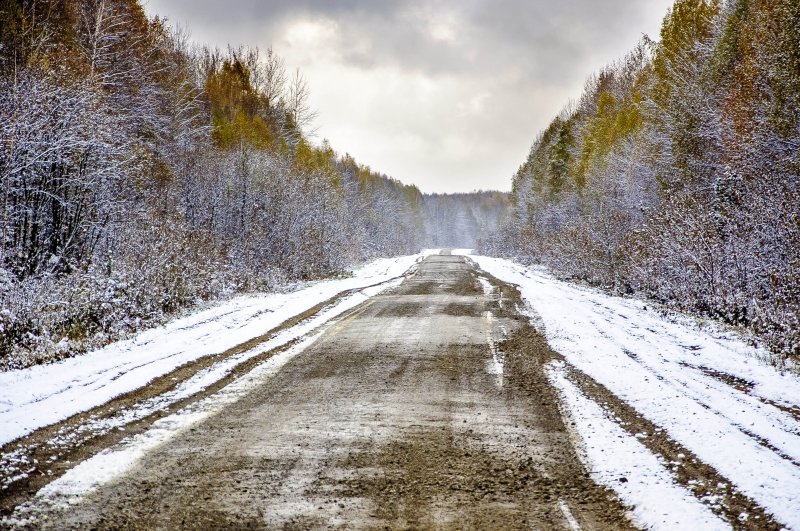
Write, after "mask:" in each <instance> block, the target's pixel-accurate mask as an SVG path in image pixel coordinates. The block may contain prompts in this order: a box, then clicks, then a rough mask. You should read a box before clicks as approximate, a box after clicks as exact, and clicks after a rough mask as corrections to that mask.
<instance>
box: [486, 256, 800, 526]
mask: <svg viewBox="0 0 800 531" xmlns="http://www.w3.org/2000/svg"><path fill="white" fill-rule="evenodd" d="M471 258H472V259H473V260H475V261H476V262H477V263H478V264H479V265H480V267H481V268H482V269H484V270H485V271H487V272H489V273H490V274H492V275H494V276H495V277H497V278H499V279H502V280H504V281H506V282H510V283H513V284H517V285H518V286H519V287H520V292H521V294H522V297H523V298H524V300H525V301H526V303H527V304H528V305H529V309H528V311H529V314H530V315H531V317H532V320H533V321H534V322H535V323H536V325H537V326H539V327H540V328H542V329H543V332H544V334H545V335H546V337H547V339H548V341H549V343H550V345H551V346H552V347H553V348H554V349H555V350H556V351H558V352H560V353H561V354H562V355H563V356H564V357H565V359H566V360H567V361H568V362H569V363H570V364H571V365H573V366H574V367H576V368H577V369H579V370H581V371H583V372H584V373H586V374H588V375H589V376H590V377H592V378H593V379H594V380H596V381H597V382H599V383H600V384H602V385H604V386H605V387H606V388H608V389H609V390H610V391H611V392H613V393H614V394H615V395H617V396H618V397H620V398H621V399H622V400H624V401H625V402H627V403H628V404H630V405H631V406H632V407H634V408H635V409H636V410H637V411H638V412H639V413H640V414H641V415H643V416H644V417H645V418H647V419H648V420H650V421H651V422H653V423H655V424H656V425H658V426H660V427H661V428H663V429H664V430H665V431H666V432H667V433H668V434H669V436H670V437H671V438H672V439H674V440H675V441H677V442H679V443H680V444H682V445H683V446H685V447H687V448H688V449H689V450H691V451H692V452H693V453H694V454H695V455H697V457H698V458H700V459H701V460H702V461H703V462H705V463H707V464H709V465H711V466H713V467H714V468H715V469H716V470H717V471H718V472H719V473H720V474H722V475H723V476H724V477H726V478H727V479H728V480H730V481H731V482H732V483H734V484H735V485H736V486H737V488H738V489H739V490H740V491H741V492H742V493H743V494H745V495H747V496H749V497H750V498H751V499H753V500H754V501H755V502H756V503H758V504H759V505H761V506H762V507H764V508H765V509H767V510H768V511H769V512H771V513H772V514H773V515H774V516H775V518H776V519H777V520H778V521H780V522H781V523H782V524H784V525H787V526H789V527H792V528H797V529H800V422H798V421H797V419H795V418H794V417H793V416H792V415H790V414H789V413H787V412H785V411H782V410H781V409H780V408H778V407H776V406H775V405H773V404H778V405H781V406H786V407H793V408H798V407H800V378H798V377H797V376H796V375H792V374H788V373H785V374H782V373H780V372H778V371H777V370H776V369H775V368H773V367H770V366H768V365H766V364H764V363H762V362H760V361H759V359H764V357H765V356H764V355H763V352H760V351H759V350H758V349H756V348H753V347H751V346H749V345H747V344H746V343H745V342H743V341H741V340H738V339H737V338H736V337H734V336H733V335H732V334H726V335H725V336H724V337H720V335H719V334H714V333H713V331H709V330H701V329H699V328H698V327H696V326H691V325H690V324H689V322H688V321H687V322H686V323H680V322H675V321H671V320H668V319H665V318H663V317H661V316H660V315H658V314H657V313H656V312H655V311H652V310H648V309H647V308H646V305H645V304H643V303H642V301H639V300H635V299H624V298H620V297H612V296H609V295H606V294H604V293H602V292H600V291H598V290H594V289H589V288H584V287H579V286H575V285H572V284H569V283H566V282H561V281H559V280H556V279H554V278H553V277H552V276H550V275H549V274H547V273H546V272H544V271H542V270H538V269H535V268H526V267H523V266H520V265H518V264H515V263H513V262H510V261H508V260H502V259H496V258H490V257H484V256H472V257H471ZM720 374H722V375H728V376H731V377H734V378H737V379H740V380H743V381H746V382H750V386H748V387H749V389H741V386H734V385H730V384H729V383H726V382H725V381H723V380H722V379H720V378H718V377H716V376H715V375H717V376H718V375H720ZM770 402H772V403H770Z"/></svg>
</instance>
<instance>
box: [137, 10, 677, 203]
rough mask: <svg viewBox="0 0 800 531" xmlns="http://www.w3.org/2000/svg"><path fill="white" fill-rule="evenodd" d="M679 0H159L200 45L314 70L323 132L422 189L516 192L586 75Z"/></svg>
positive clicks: (653, 27) (309, 73) (618, 52)
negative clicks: (536, 144)
mask: <svg viewBox="0 0 800 531" xmlns="http://www.w3.org/2000/svg"><path fill="white" fill-rule="evenodd" d="M670 4H671V0H605V1H602V2H598V1H593V0H564V1H562V2H552V1H548V0H504V1H492V0H463V1H459V0H433V1H421V0H397V1H386V2H384V1H377V0H338V1H325V0H272V1H269V2H262V1H257V0H228V1H226V2H219V1H214V0H150V2H149V4H148V6H147V10H148V12H149V13H151V14H160V15H165V16H167V17H168V18H169V19H170V20H172V21H173V22H176V23H183V24H185V25H186V26H187V27H188V29H189V30H190V31H191V32H192V34H193V36H194V37H195V39H196V40H198V41H200V42H205V43H209V44H213V45H219V46H224V45H225V44H226V43H232V44H248V45H258V46H261V47H266V46H270V45H272V46H273V47H274V48H275V50H276V51H277V52H278V53H279V54H281V55H283V56H284V57H285V58H286V60H287V63H288V64H289V65H290V66H292V67H294V66H297V67H299V68H300V69H301V70H302V71H303V72H304V73H305V74H306V75H307V77H308V78H309V80H310V82H311V89H312V103H313V104H315V105H316V107H317V108H318V109H319V111H320V119H319V123H318V125H319V128H320V135H321V136H325V137H328V138H329V139H330V140H331V142H332V144H333V145H334V147H335V148H336V149H338V150H339V151H343V152H344V151H347V152H350V153H352V154H353V155H354V156H356V158H357V159H359V160H361V161H363V162H365V163H368V164H370V165H371V166H372V167H374V168H375V169H379V170H381V171H385V172H387V173H390V174H392V175H393V176H395V177H397V178H399V179H401V180H404V181H407V182H414V183H415V184H418V185H419V186H420V187H421V188H422V189H423V190H425V191H462V190H471V189H474V188H501V189H508V187H509V185H510V176H511V173H512V172H513V171H514V170H515V169H516V167H517V165H518V164H519V163H520V162H522V159H523V158H524V156H525V153H526V152H527V148H528V146H529V144H530V142H531V141H532V139H533V137H534V135H535V134H536V132H537V131H538V130H539V129H541V128H542V127H544V126H546V124H547V121H548V120H549V119H550V118H551V117H552V116H554V115H555V114H556V113H557V112H558V111H559V110H560V108H561V107H562V106H563V105H564V104H566V102H567V100H568V99H569V98H575V97H577V96H578V95H579V92H580V88H581V86H582V84H583V80H584V79H585V77H586V76H587V75H589V74H590V73H591V72H592V71H594V70H596V69H598V68H599V67H602V66H603V65H604V64H605V63H607V62H610V61H612V60H614V59H616V58H617V57H619V56H621V55H622V54H624V53H625V52H626V51H627V50H628V49H630V48H632V47H633V45H634V44H635V43H636V41H637V39H638V38H639V37H640V35H641V34H642V33H644V32H648V33H650V34H651V36H653V37H655V36H656V35H655V34H657V31H658V27H659V23H660V20H661V18H662V17H663V15H664V13H665V12H666V9H667V8H668V7H669V5H670Z"/></svg>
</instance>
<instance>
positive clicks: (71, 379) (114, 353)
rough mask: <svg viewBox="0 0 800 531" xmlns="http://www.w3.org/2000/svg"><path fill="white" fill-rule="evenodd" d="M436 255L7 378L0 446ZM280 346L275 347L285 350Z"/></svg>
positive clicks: (199, 316)
mask: <svg viewBox="0 0 800 531" xmlns="http://www.w3.org/2000/svg"><path fill="white" fill-rule="evenodd" d="M436 252H438V250H429V251H423V252H422V253H421V254H418V255H412V256H404V257H398V258H391V259H382V260H377V261H375V262H372V263H370V264H368V265H366V266H364V267H362V268H360V269H357V270H355V271H354V272H353V276H352V277H349V278H344V279H335V280H327V281H321V282H315V283H309V284H307V285H305V286H303V287H301V288H300V289H297V290H295V291H292V292H290V293H273V294H266V295H251V296H242V297H237V298H235V299H232V300H230V301H228V302H225V303H223V304H220V305H217V306H214V307H212V308H209V309H206V310H204V311H200V312H198V313H195V314H193V315H190V316H188V317H184V318H181V319H176V320H175V321H172V322H171V323H169V324H167V325H165V326H162V327H159V328H155V329H152V330H148V331H146V332H143V333H141V334H138V335H136V336H135V337H133V338H131V339H128V340H125V341H120V342H117V343H113V344H111V345H108V346H107V347H105V348H103V349H100V350H97V351H94V352H91V353H89V354H86V355H84V356H79V357H76V358H71V359H67V360H64V361H61V362H59V363H54V364H51V365H43V366H36V367H31V368H28V369H22V370H16V371H9V372H4V373H0V445H2V444H4V443H7V442H9V441H11V440H14V439H16V438H19V437H21V436H23V435H25V434H27V433H30V432H32V431H34V430H36V429H38V428H41V427H43V426H47V425H49V424H52V423H54V422H57V421H60V420H63V419H66V418H68V417H70V416H72V415H74V414H75V413H79V412H81V411H86V410H88V409H91V408H93V407H96V406H99V405H101V404H104V403H105V402H107V401H108V400H111V399H112V398H114V397H116V396H119V395H121V394H123V393H126V392H129V391H132V390H135V389H138V388H140V387H142V386H144V385H146V384H147V383H148V382H149V381H151V380H152V379H153V378H156V377H159V376H162V375H164V374H167V373H169V372H170V371H172V370H173V369H175V368H176V367H179V366H181V365H183V364H185V363H187V362H190V361H193V360H196V359H198V358H201V357H203V356H208V355H212V354H217V353H221V352H224V351H226V350H228V349H230V348H232V347H234V346H236V345H239V344H242V343H244V342H245V341H247V340H249V339H252V338H254V337H258V336H260V335H262V334H264V333H266V332H268V331H269V330H271V329H273V328H275V327H277V326H279V325H280V324H281V323H283V322H284V321H286V320H287V319H290V318H292V317H293V316H296V315H299V314H301V313H303V312H305V311H306V310H308V309H310V308H313V307H314V306H316V305H317V304H319V303H321V302H323V301H325V300H328V299H330V298H332V297H334V296H336V295H337V294H339V293H341V292H343V291H346V290H353V289H363V288H367V287H368V286H372V285H375V284H382V283H386V282H388V281H390V280H391V279H393V278H396V277H399V276H401V275H402V274H403V273H405V272H406V271H407V270H408V269H409V268H411V267H412V266H414V264H415V263H417V261H419V260H420V259H421V258H422V257H423V256H425V255H427V254H431V253H436ZM383 287H388V285H386V286H383ZM371 294H373V293H371V292H369V291H368V292H367V293H364V294H355V295H353V296H351V297H348V298H347V300H344V301H341V302H340V303H339V304H337V305H336V307H335V308H331V309H329V310H328V311H326V312H323V314H321V315H320V316H318V317H317V318H315V319H314V320H313V321H312V323H310V324H306V325H305V326H302V327H300V328H298V327H293V329H292V330H291V331H289V332H288V333H284V334H281V337H280V338H278V339H277V340H276V341H277V343H280V344H285V343H287V342H289V341H291V340H292V339H296V338H297V337H299V335H302V334H304V333H307V332H309V331H310V329H309V326H311V327H313V326H319V325H320V324H322V323H323V322H324V321H325V320H329V319H331V318H333V317H335V316H336V315H338V314H340V313H341V312H343V311H345V310H346V309H348V308H349V307H352V306H353V305H355V304H357V303H359V302H361V301H362V300H363V296H364V295H371ZM359 297H360V298H359ZM276 341H272V343H276ZM277 343H276V344H274V345H272V344H271V345H270V347H271V348H275V347H277V346H280V345H279V344H277ZM263 350H264V348H261V349H260V350H259V352H261V351H263ZM255 354H256V353H243V354H241V355H239V356H237V357H236V360H230V361H228V362H227V363H226V364H225V365H224V366H219V367H218V366H212V367H211V368H210V369H209V370H206V371H203V372H202V373H200V374H198V375H197V376H196V377H195V378H193V379H191V380H189V381H187V382H185V384H184V385H183V386H182V387H181V388H179V389H176V391H175V393H177V394H176V397H173V398H175V399H177V398H180V397H181V396H185V395H186V393H191V392H197V391H198V390H200V389H201V388H203V387H205V386H207V385H210V384H211V383H213V382H214V381H216V380H217V379H219V378H222V377H223V376H224V375H225V374H227V372H229V370H230V368H231V367H232V364H234V363H233V362H237V363H238V362H241V361H243V359H246V357H247V356H248V355H250V356H252V355H255ZM175 393H173V394H175ZM178 395H180V396H178ZM150 405H152V404H150ZM145 409H149V407H146V408H145ZM129 420H133V419H129Z"/></svg>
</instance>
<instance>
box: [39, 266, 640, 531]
mask: <svg viewBox="0 0 800 531" xmlns="http://www.w3.org/2000/svg"><path fill="white" fill-rule="evenodd" d="M519 304H520V301H519V298H518V295H517V294H516V291H515V290H514V289H513V288H512V287H511V286H508V285H504V284H501V283H500V282H499V281H497V280H496V279H493V278H490V277H489V276H488V275H486V274H485V273H483V272H481V271H479V270H477V269H476V268H475V266H474V264H472V263H471V262H470V261H469V259H468V258H465V257H461V256H431V257H429V258H427V259H426V260H425V261H424V262H423V263H422V264H421V265H420V267H419V268H418V270H417V271H416V273H415V274H413V275H411V276H409V277H408V278H407V279H406V280H405V281H404V282H403V283H402V284H401V285H400V286H399V287H397V288H395V289H393V290H391V291H387V292H384V293H383V294H381V295H378V296H376V297H374V298H372V299H370V300H368V301H367V302H365V303H364V304H362V305H361V306H359V307H357V308H356V309H355V310H353V311H352V312H349V313H348V314H346V315H345V316H344V317H342V318H341V319H339V321H338V322H336V323H335V324H333V325H332V326H330V327H329V328H328V330H327V332H326V333H325V334H323V335H322V336H321V337H320V338H319V339H318V340H317V341H316V342H315V343H314V344H312V345H311V346H310V347H309V348H307V349H306V350H305V351H304V352H302V353H301V354H299V355H298V356H297V357H295V358H294V359H292V361H290V362H289V363H288V364H287V365H285V366H284V367H283V368H282V370H281V371H280V372H279V373H277V374H276V375H274V376H272V377H271V378H269V379H265V380H264V382H263V384H262V385H260V386H259V387H258V388H257V389H256V390H255V391H253V392H251V393H249V394H248V395H246V396H245V397H244V398H243V399H240V400H239V401H237V402H236V403H234V404H233V405H232V406H229V407H227V408H226V409H225V410H224V411H223V412H221V413H218V414H216V415H214V416H211V417H209V418H208V419H206V420H205V421H204V422H202V423H200V424H197V425H195V426H193V427H192V429H189V430H186V431H184V432H182V433H179V434H178V435H177V436H176V437H174V438H173V439H171V440H170V441H168V442H167V443H165V444H163V445H161V446H160V447H158V448H156V449H155V450H154V451H151V452H150V453H148V454H147V455H146V456H145V457H144V458H143V459H142V460H141V461H139V463H138V464H137V466H136V467H135V468H134V469H133V470H132V471H130V472H129V473H128V474H126V475H125V476H123V477H120V478H118V479H117V480H115V481H114V482H112V483H110V484H107V485H105V486H103V487H102V488H100V489H98V490H97V491H95V492H93V493H92V494H90V495H88V496H86V497H85V498H84V499H83V500H82V501H81V503H79V504H77V505H75V506H72V507H69V508H68V509H61V510H59V509H52V508H51V509H42V512H40V513H38V514H37V513H36V508H35V507H34V508H33V515H34V516H35V517H37V521H36V522H35V527H36V528H57V529H65V528H81V529H83V528H96V529H121V528H124V529H153V528H161V529H176V528H177V529H180V528H184V529H208V528H232V529H237V528H238V529H257V528H288V529H295V528H296V529H305V528H336V527H348V528H350V527H356V528H390V529H392V528H439V529H450V528H452V529H456V528H458V529H464V528H479V529H486V528H498V529H531V528H536V529H576V528H578V527H580V528H583V529H626V528H630V527H632V526H631V524H630V523H629V521H628V520H627V517H626V510H625V508H624V507H623V506H622V505H621V504H620V503H619V502H618V501H617V499H616V498H615V496H614V495H613V493H612V492H610V491H608V490H606V489H604V488H602V487H599V486H598V485H596V484H595V483H594V482H593V481H592V480H591V478H590V477H589V475H588V474H587V471H586V470H585V469H584V467H583V465H582V464H581V462H580V460H579V459H578V456H577V454H576V451H575V449H574V447H573V444H572V440H571V436H570V432H569V430H568V429H567V426H565V424H564V420H563V419H562V416H561V415H560V413H559V408H558V399H557V396H556V395H555V392H554V390H553V389H552V388H551V387H550V385H549V384H548V382H547V378H546V377H545V375H544V372H543V370H542V362H543V360H547V359H550V357H551V356H550V352H549V347H548V346H547V344H546V342H545V341H544V340H543V339H542V340H541V341H533V342H531V341H530V339H531V338H532V337H534V338H535V337H539V338H540V337H541V336H538V335H537V334H536V332H535V331H533V329H531V328H530V327H529V325H528V324H527V318H524V317H522V316H521V315H520V314H519V313H518V311H517V308H518V305H519ZM519 338H526V340H525V341H524V342H523V341H520V340H519ZM531 345H533V347H532V346H531ZM532 348H533V349H534V350H535V349H541V350H542V352H541V353H539V354H540V355H537V353H536V352H532Z"/></svg>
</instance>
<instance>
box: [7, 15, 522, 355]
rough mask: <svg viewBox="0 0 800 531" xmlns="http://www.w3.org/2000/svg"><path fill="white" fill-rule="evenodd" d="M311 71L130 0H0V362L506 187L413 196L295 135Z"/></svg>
mask: <svg viewBox="0 0 800 531" xmlns="http://www.w3.org/2000/svg"><path fill="white" fill-rule="evenodd" d="M309 90H310V89H309V86H308V83H307V82H306V80H305V78H304V77H303V75H302V73H301V72H299V71H297V70H294V71H293V70H291V69H290V68H288V67H287V66H286V64H285V62H284V60H283V59H282V58H281V57H279V56H278V55H277V54H276V53H275V52H274V51H273V50H272V49H267V50H265V51H262V50H258V49H255V48H246V47H241V48H228V49H225V50H219V49H213V48H209V47H204V46H197V45H194V44H192V43H191V41H190V39H189V36H188V34H187V32H186V31H183V30H178V29H175V28H174V27H172V26H171V25H170V24H168V23H167V22H166V21H165V20H161V19H159V18H154V19H149V18H148V17H147V16H146V14H145V13H144V10H143V8H142V5H141V3H140V2H138V1H137V0H36V1H34V0H2V2H1V3H0V139H2V143H1V144H0V179H2V198H0V201H2V220H0V224H1V225H2V236H1V239H0V369H9V368H19V367H25V366H29V365H32V364H37V363H42V362H47V361H52V360H57V359H60V358H63V357H68V356H73V355H75V354H77V353H80V352H85V351H86V350H87V349H91V348H96V347H98V346H101V345H103V344H106V343H108V342H110V341H113V340H115V339H118V338H120V337H124V336H125V335H126V334H130V333H133V332H135V331H138V330H141V329H144V328H147V327H150V326H154V325H156V324H159V323H162V322H164V320H166V319H167V318H169V317H170V316H171V315H174V314H175V313H176V312H178V311H181V310H182V309H186V308H189V307H192V306H195V305H197V304H198V303H200V302H203V301H209V300H213V299H215V298H219V297H223V296H227V295H230V294H234V293H239V292H247V291H257V290H261V291H264V290H266V291H269V290H276V289H285V288H287V287H289V286H291V284H292V283H293V282H295V281H298V280H313V279H318V278H324V277H330V276H336V275H342V274H346V272H347V270H348V267H349V266H352V265H354V264H357V263H361V262H364V261H368V260H370V259H373V258H376V257H380V256H393V255H399V254H411V253H415V252H417V251H418V250H419V249H420V248H421V247H425V246H431V245H456V243H458V242H462V241H465V242H467V243H470V242H473V241H475V240H476V239H477V236H478V234H479V233H481V232H482V231H483V232H485V231H488V230H493V229H496V228H497V227H498V226H499V223H500V221H501V220H502V217H503V215H504V213H505V212H506V204H507V198H506V194H499V193H478V194H462V195H461V196H458V197H447V196H427V195H424V194H422V193H421V192H420V190H419V189H418V188H417V187H415V186H409V185H404V184H403V183H401V182H400V181H397V180H395V179H392V178H390V177H388V176H386V175H383V174H381V173H379V172H377V171H374V170H372V169H370V168H369V167H366V166H364V165H361V164H359V163H358V162H356V161H355V160H354V159H353V158H352V157H351V156H349V155H347V154H345V155H340V154H337V153H336V152H334V151H333V149H331V147H330V146H329V145H328V143H327V142H325V141H322V142H321V143H318V144H317V143H315V142H313V139H312V138H311V136H310V134H309V131H310V130H311V129H313V119H314V111H313V109H311V108H309V105H308V96H309ZM443 218H445V219H459V220H465V223H464V224H463V225H453V224H452V223H451V224H448V225H447V227H446V229H444V230H439V229H438V227H440V226H441V227H444V225H443V224H440V223H439V220H440V219H443Z"/></svg>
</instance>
